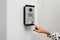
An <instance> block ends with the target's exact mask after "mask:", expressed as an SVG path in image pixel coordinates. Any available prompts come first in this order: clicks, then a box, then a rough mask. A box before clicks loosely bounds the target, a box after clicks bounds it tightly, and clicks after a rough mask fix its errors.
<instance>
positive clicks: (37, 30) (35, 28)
mask: <svg viewBox="0 0 60 40" xmlns="http://www.w3.org/2000/svg"><path fill="white" fill-rule="evenodd" d="M33 24H34V26H35V27H34V30H33V31H35V32H38V33H44V34H46V35H50V33H51V32H49V31H48V30H46V29H45V28H43V27H41V26H39V25H37V24H35V23H33Z"/></svg>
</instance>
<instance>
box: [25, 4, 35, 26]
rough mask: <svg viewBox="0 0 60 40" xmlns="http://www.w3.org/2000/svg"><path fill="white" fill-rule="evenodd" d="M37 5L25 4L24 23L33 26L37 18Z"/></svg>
mask: <svg viewBox="0 0 60 40" xmlns="http://www.w3.org/2000/svg"><path fill="white" fill-rule="evenodd" d="M34 16H35V6H34V5H25V6H24V25H25V26H31V25H34V24H33V21H34V20H35V18H34Z"/></svg>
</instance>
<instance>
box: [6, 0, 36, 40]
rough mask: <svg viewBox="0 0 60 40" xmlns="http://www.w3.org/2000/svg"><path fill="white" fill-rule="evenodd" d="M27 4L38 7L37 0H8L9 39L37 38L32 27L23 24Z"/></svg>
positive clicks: (31, 39) (24, 39) (32, 39)
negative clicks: (24, 8)
mask: <svg viewBox="0 0 60 40" xmlns="http://www.w3.org/2000/svg"><path fill="white" fill-rule="evenodd" d="M25 4H28V5H35V6H36V7H37V5H36V4H37V0H7V40H36V39H35V33H34V32H33V30H32V27H31V26H30V27H25V26H24V25H23V7H24V6H25ZM36 9H37V8H36ZM36 13H37V11H36ZM36 16H37V14H36ZM36 18H37V17H36ZM36 22H37V20H36Z"/></svg>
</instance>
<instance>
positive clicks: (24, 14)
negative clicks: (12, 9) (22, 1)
mask: <svg viewBox="0 0 60 40" xmlns="http://www.w3.org/2000/svg"><path fill="white" fill-rule="evenodd" d="M25 7H35V6H34V5H25V6H24V7H23V16H24V18H23V22H24V25H25V26H32V25H34V24H33V23H32V24H25V20H26V13H25V11H26V10H25ZM29 10H30V11H32V9H29Z"/></svg>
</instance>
